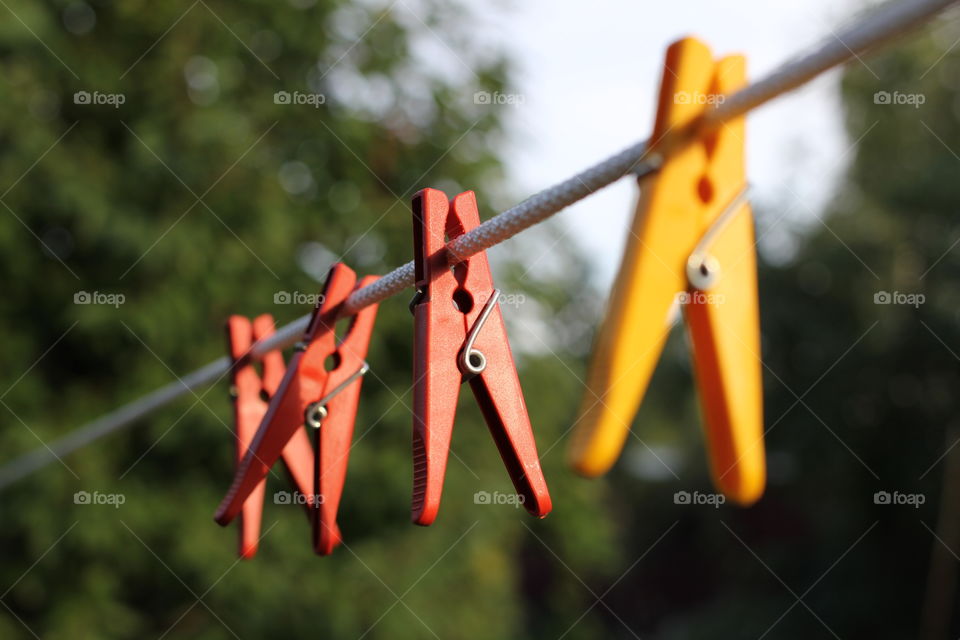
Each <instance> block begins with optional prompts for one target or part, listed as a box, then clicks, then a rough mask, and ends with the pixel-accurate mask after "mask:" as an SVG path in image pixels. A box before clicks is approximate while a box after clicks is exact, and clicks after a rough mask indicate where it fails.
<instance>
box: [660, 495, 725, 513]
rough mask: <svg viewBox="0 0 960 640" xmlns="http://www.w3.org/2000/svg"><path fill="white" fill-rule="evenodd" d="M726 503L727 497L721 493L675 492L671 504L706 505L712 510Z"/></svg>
mask: <svg viewBox="0 0 960 640" xmlns="http://www.w3.org/2000/svg"><path fill="white" fill-rule="evenodd" d="M726 501H727V496H725V495H723V494H722V493H700V492H699V491H694V492H693V493H690V492H689V491H677V492H676V493H674V494H673V504H690V505H707V506H711V507H713V508H714V509H719V508H720V505H722V504H723V503H725V502H726Z"/></svg>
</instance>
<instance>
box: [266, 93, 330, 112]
mask: <svg viewBox="0 0 960 640" xmlns="http://www.w3.org/2000/svg"><path fill="white" fill-rule="evenodd" d="M326 102H327V96H325V95H324V94H322V93H304V92H302V91H294V92H290V91H277V92H276V93H274V94H273V104H284V105H286V104H291V105H308V106H311V107H313V108H314V109H319V108H320V107H321V105H324V104H326Z"/></svg>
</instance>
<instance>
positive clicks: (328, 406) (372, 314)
mask: <svg viewBox="0 0 960 640" xmlns="http://www.w3.org/2000/svg"><path fill="white" fill-rule="evenodd" d="M377 279H378V278H377V276H367V277H365V278H363V279H362V280H361V281H360V283H359V284H357V285H356V287H354V283H355V282H356V275H355V274H354V273H353V271H351V270H350V268H349V267H347V266H346V265H344V264H340V263H338V264H336V265H334V266H333V267H332V268H331V271H330V275H329V278H328V286H327V287H326V292H325V296H326V298H325V299H324V301H323V305H322V307H321V309H322V311H321V313H320V314H318V316H317V323H318V326H317V327H316V334H315V337H314V339H315V340H316V339H318V337H319V336H321V335H322V336H324V338H323V339H324V340H325V341H326V340H328V338H327V337H326V336H330V337H333V336H334V335H335V329H336V327H335V325H334V323H335V322H336V320H337V316H338V315H339V312H338V313H337V314H333V313H326V312H325V310H326V309H328V308H329V309H330V310H333V309H341V308H342V306H343V303H344V301H346V299H347V297H349V295H350V294H351V293H352V292H353V291H355V290H356V289H359V288H362V287H365V286H367V285H369V284H372V283H373V282H375V281H376V280H377ZM376 315H377V305H370V306H368V307H365V308H363V309H362V310H361V311H360V312H359V313H357V314H356V315H355V316H353V317H352V318H350V320H349V322H350V326H349V328H348V329H347V331H346V334H345V335H344V336H343V339H342V340H341V341H340V343H339V344H338V345H337V346H336V349H335V350H334V352H333V353H332V354H331V355H330V356H328V358H327V363H328V364H329V366H330V370H329V371H328V372H327V378H326V383H325V385H324V390H323V399H321V400H320V404H318V405H317V406H316V409H315V410H314V411H311V410H310V409H309V408H308V409H307V421H308V425H309V426H311V427H313V428H314V441H315V443H316V452H317V453H316V458H315V460H316V463H315V465H314V470H313V471H314V476H313V477H314V494H315V498H316V501H315V503H314V505H313V509H312V510H311V515H312V523H313V545H314V550H315V551H316V552H317V553H319V554H320V555H328V554H330V553H331V552H333V549H334V547H336V546H337V545H338V544H339V543H340V540H341V534H340V529H339V527H338V526H337V511H338V509H339V507H340V499H341V497H342V496H343V486H344V482H345V481H346V477H347V463H348V461H349V456H350V448H351V446H352V441H353V430H354V424H355V422H356V417H357V408H358V406H359V402H360V387H361V384H362V382H363V375H364V374H365V373H366V372H367V369H368V367H367V363H366V357H367V349H368V347H369V345H370V337H371V334H372V333H373V324H374V321H375V320H376ZM331 320H332V321H331ZM326 398H329V400H326V401H324V399H326Z"/></svg>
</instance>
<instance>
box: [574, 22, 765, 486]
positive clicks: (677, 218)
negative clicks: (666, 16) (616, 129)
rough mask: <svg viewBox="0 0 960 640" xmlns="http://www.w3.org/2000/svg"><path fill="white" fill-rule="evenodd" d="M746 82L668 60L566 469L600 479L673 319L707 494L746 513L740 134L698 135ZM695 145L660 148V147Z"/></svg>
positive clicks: (748, 248) (747, 336)
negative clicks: (685, 334) (703, 445)
mask: <svg viewBox="0 0 960 640" xmlns="http://www.w3.org/2000/svg"><path fill="white" fill-rule="evenodd" d="M745 82H746V72H745V61H744V59H743V58H742V57H739V56H730V57H725V58H722V59H720V60H716V61H715V60H714V58H713V56H712V54H711V52H710V50H709V48H708V47H707V46H706V45H705V44H703V43H702V42H700V41H698V40H695V39H693V38H686V39H683V40H680V41H678V42H676V43H674V44H673V45H671V46H670V48H669V49H668V50H667V58H666V65H665V71H664V74H663V83H662V85H661V90H660V103H659V111H658V113H657V119H656V124H655V126H654V130H653V134H652V135H651V137H650V140H651V141H652V147H651V149H650V151H649V152H648V154H649V155H648V158H657V157H658V156H659V157H660V160H661V162H662V166H661V167H660V169H659V171H658V172H657V173H655V174H653V175H651V176H649V177H644V178H642V179H641V181H640V200H639V203H638V205H637V213H636V217H635V218H634V221H633V226H632V230H631V234H630V237H629V239H628V242H627V249H626V252H625V255H624V257H623V262H622V263H621V265H620V272H619V275H618V277H617V280H616V284H615V286H614V289H613V292H612V294H611V299H610V302H609V306H608V309H607V315H606V319H605V320H604V322H603V326H602V328H601V330H600V333H599V335H598V337H597V339H596V343H595V351H594V355H593V361H592V363H591V367H590V373H589V376H588V381H587V387H588V389H589V393H587V394H586V395H585V397H584V400H583V404H582V407H581V412H580V418H579V420H578V424H577V430H576V432H575V434H574V438H573V440H572V443H571V445H572V446H571V450H570V459H571V463H572V465H573V466H574V468H575V469H576V470H577V471H579V472H581V473H583V474H585V475H590V476H593V475H599V474H602V473H604V472H606V471H607V470H608V469H609V468H610V466H612V464H613V463H614V461H615V460H616V458H617V456H618V455H619V454H620V451H621V449H622V448H623V445H624V441H625V440H626V437H627V434H628V433H629V430H630V423H631V422H632V421H633V418H634V415H635V413H636V411H637V409H638V407H639V405H640V401H641V400H642V398H643V395H644V393H645V391H646V388H647V384H648V382H649V381H650V376H651V375H652V373H653V369H654V366H655V364H656V362H657V360H658V359H659V357H660V353H661V352H662V350H663V345H664V342H665V341H666V338H667V334H668V333H669V330H670V322H669V321H668V317H669V316H670V314H671V310H672V309H673V308H674V305H675V304H677V303H680V304H681V305H682V308H683V309H684V311H685V315H686V320H687V326H688V328H689V335H690V340H691V343H692V348H693V360H694V372H695V376H696V380H697V386H698V387H699V392H700V400H701V405H702V410H703V417H704V420H705V422H706V431H707V439H708V444H709V451H710V460H711V467H712V472H713V476H714V482H715V484H716V486H717V487H718V488H719V489H720V490H721V491H722V492H723V493H724V494H725V495H726V496H728V497H729V498H730V499H731V500H733V501H735V502H738V503H740V504H750V503H752V502H754V501H755V500H757V499H758V498H759V497H760V495H761V493H762V492H763V487H764V483H765V477H766V465H765V459H764V452H763V407H762V401H763V393H762V386H761V385H762V381H761V361H760V326H759V310H758V302H757V275H756V256H755V250H754V246H755V242H754V231H753V219H752V214H751V212H750V207H749V205H748V204H747V203H746V201H745V198H744V194H745V186H746V172H745V168H744V121H743V118H742V117H741V118H738V119H736V120H733V121H731V122H728V123H726V124H724V125H722V126H720V127H718V128H716V129H713V130H710V131H707V130H699V129H696V126H697V124H698V121H699V119H700V117H701V116H702V115H703V114H704V113H705V111H706V110H707V109H710V108H712V107H713V105H714V104H716V103H717V102H719V101H720V100H722V99H723V96H724V95H725V94H729V93H731V92H732V91H734V90H736V89H738V88H739V87H741V86H742V85H744V84H745ZM680 131H696V132H698V133H697V134H696V137H695V138H694V139H693V141H692V142H690V143H689V144H686V145H677V146H672V147H671V148H665V145H664V148H662V147H661V146H658V142H659V141H666V140H668V139H670V136H671V133H677V132H680Z"/></svg>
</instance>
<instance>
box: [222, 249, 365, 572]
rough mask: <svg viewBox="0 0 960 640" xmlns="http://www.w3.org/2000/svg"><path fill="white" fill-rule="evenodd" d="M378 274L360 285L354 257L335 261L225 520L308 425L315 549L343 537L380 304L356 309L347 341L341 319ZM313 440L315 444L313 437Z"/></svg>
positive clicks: (230, 496) (237, 480)
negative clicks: (342, 512) (341, 513)
mask: <svg viewBox="0 0 960 640" xmlns="http://www.w3.org/2000/svg"><path fill="white" fill-rule="evenodd" d="M376 279H377V277H376V276H367V277H365V278H363V279H362V280H361V281H360V283H359V285H357V286H356V287H355V286H354V285H355V284H356V281H357V276H356V274H355V273H354V272H353V271H352V270H351V269H350V268H349V267H348V266H347V265H345V264H343V263H336V264H334V265H333V266H332V267H331V268H330V272H329V275H328V276H327V281H326V284H325V285H324V289H323V295H322V300H321V302H320V304H318V305H317V306H316V308H315V309H314V311H313V316H312V317H311V319H310V324H309V325H307V329H306V331H305V333H304V337H303V341H302V342H300V343H299V344H298V345H297V348H296V351H295V352H294V354H293V356H292V357H291V358H290V363H289V365H288V366H287V371H286V373H285V374H284V376H283V380H282V381H281V382H280V385H279V387H278V389H277V391H276V394H275V395H274V396H273V398H271V400H270V405H269V407H268V408H267V411H266V413H265V415H264V416H263V420H262V421H261V422H260V425H259V428H258V429H257V432H256V434H255V436H254V437H253V439H252V442H251V443H250V446H249V447H248V449H247V451H246V454H245V455H244V457H243V460H242V461H241V463H240V465H239V466H238V468H237V472H236V474H235V476H234V479H233V483H232V485H231V487H230V489H229V491H228V492H227V494H226V496H225V497H224V498H223V501H222V502H221V503H220V507H219V508H218V509H217V513H216V515H215V516H214V519H215V520H216V521H217V522H218V523H219V524H221V525H226V524H228V523H229V522H230V521H231V520H232V519H233V518H234V517H235V516H236V515H237V514H238V513H239V512H240V510H241V507H242V505H243V504H244V503H245V502H246V501H247V497H248V496H249V495H250V494H251V493H252V492H253V491H254V490H255V488H256V487H257V486H258V485H259V484H260V483H261V482H262V480H263V479H264V477H265V476H266V474H267V472H268V471H269V469H270V467H271V466H273V463H274V462H275V461H276V460H277V458H278V457H279V456H280V455H281V451H286V447H287V446H289V445H288V443H289V442H291V439H294V438H296V439H301V438H307V435H306V432H305V431H304V425H307V426H309V427H311V429H312V430H313V431H314V435H315V440H316V447H317V451H316V454H315V455H311V459H310V463H309V467H308V471H307V473H308V477H309V478H310V479H309V480H308V482H307V483H305V486H307V487H311V486H312V487H313V490H312V491H311V490H307V491H302V490H301V493H302V495H303V496H306V497H307V499H306V503H307V506H308V508H309V510H310V516H311V522H312V524H313V544H314V550H315V551H316V552H317V553H319V554H321V555H326V554H329V553H330V552H331V551H333V548H334V547H335V546H336V545H337V544H338V543H339V542H340V529H339V527H338V526H337V522H336V514H337V508H338V507H339V504H340V497H341V495H342V492H343V484H344V480H345V478H346V473H347V460H348V457H349V455H350V443H351V439H352V437H353V427H354V420H355V418H356V414H357V406H358V403H359V399H360V385H361V383H362V380H363V374H365V373H366V372H367V371H368V369H369V367H368V366H367V363H366V361H365V360H364V359H365V358H366V354H367V347H368V345H369V342H370V336H371V334H372V332H373V322H374V319H375V318H376V314H377V305H371V306H368V307H366V308H364V309H362V310H361V311H359V312H358V313H357V314H355V315H353V316H352V317H350V326H349V328H348V329H347V331H346V333H345V335H344V336H343V339H342V340H340V342H339V343H338V342H337V338H336V334H335V327H336V322H337V320H339V319H346V317H347V316H345V315H344V304H345V302H346V299H347V297H348V296H349V295H350V293H352V292H353V291H354V290H355V288H360V287H363V286H366V285H368V284H371V283H372V282H374V281H375V280H376ZM306 446H307V448H308V449H309V448H310V444H309V439H308V442H307V445H306ZM311 454H312V449H311Z"/></svg>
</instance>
